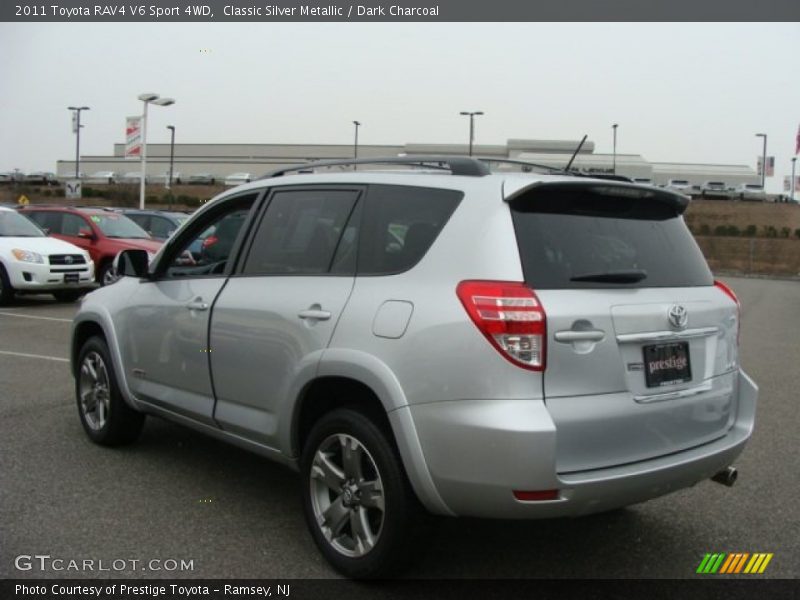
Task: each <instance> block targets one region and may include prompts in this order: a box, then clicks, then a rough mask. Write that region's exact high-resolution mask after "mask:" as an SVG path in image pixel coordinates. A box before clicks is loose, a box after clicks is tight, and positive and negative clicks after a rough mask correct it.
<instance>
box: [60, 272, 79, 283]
mask: <svg viewBox="0 0 800 600" xmlns="http://www.w3.org/2000/svg"><path fill="white" fill-rule="evenodd" d="M79 275H80V274H79V273H64V283H78V276H79Z"/></svg>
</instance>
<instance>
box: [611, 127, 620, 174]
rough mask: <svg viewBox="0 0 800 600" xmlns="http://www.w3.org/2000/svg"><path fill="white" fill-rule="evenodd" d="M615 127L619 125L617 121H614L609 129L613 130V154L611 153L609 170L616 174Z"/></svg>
mask: <svg viewBox="0 0 800 600" xmlns="http://www.w3.org/2000/svg"><path fill="white" fill-rule="evenodd" d="M617 127H619V124H618V123H614V124H613V125H612V126H611V129H612V130H613V131H614V154H612V155H611V172H612V173H613V174H614V175H616V174H617Z"/></svg>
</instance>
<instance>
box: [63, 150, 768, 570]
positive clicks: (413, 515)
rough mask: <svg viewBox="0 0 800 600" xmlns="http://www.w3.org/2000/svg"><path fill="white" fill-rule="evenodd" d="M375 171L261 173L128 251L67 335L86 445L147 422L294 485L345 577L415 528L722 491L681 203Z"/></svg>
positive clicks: (630, 187)
mask: <svg viewBox="0 0 800 600" xmlns="http://www.w3.org/2000/svg"><path fill="white" fill-rule="evenodd" d="M365 162H374V161H358V163H357V164H359V165H360V166H361V167H367V166H368V165H366V164H364V163H365ZM385 162H388V163H391V164H392V166H393V167H394V168H395V170H392V171H383V172H380V171H370V170H366V169H364V168H362V169H360V170H359V171H357V172H354V171H349V172H342V171H341V170H339V171H338V172H335V173H333V172H328V173H320V172H318V173H315V174H307V175H291V174H290V173H291V172H292V171H293V169H286V170H283V171H279V172H276V173H274V174H273V176H271V177H267V178H263V179H260V180H258V181H255V182H253V183H250V184H246V185H244V186H241V187H239V188H236V189H234V190H229V191H227V192H225V193H224V194H221V195H220V196H218V197H217V198H216V199H214V200H213V201H211V202H210V203H208V204H207V205H205V206H203V207H202V208H201V209H200V210H198V211H197V213H195V214H194V215H193V216H192V217H191V219H190V220H189V221H187V222H186V223H185V224H184V225H183V226H182V227H181V229H180V230H178V232H176V233H175V235H174V236H172V237H171V238H170V239H169V240H168V241H167V242H166V244H165V246H164V247H163V249H162V250H161V251H160V252H159V254H158V256H156V258H155V259H154V260H153V263H152V265H150V266H149V267H148V263H147V255H146V253H144V252H143V251H136V250H126V251H124V252H122V253H121V254H120V256H119V258H118V265H117V267H118V272H119V273H120V274H121V275H123V277H122V278H121V279H120V280H119V281H118V282H117V283H115V284H114V285H110V286H107V287H105V288H102V289H100V290H98V291H97V292H93V293H92V294H90V295H89V296H87V298H86V300H85V301H84V302H83V303H82V305H81V308H80V310H79V312H78V314H77V316H76V318H75V322H74V326H73V333H72V352H71V357H72V369H73V373H74V375H75V382H76V387H75V390H76V396H77V403H78V410H79V414H80V416H81V419H82V421H83V425H84V429H85V430H86V433H87V434H88V435H89V437H90V438H91V439H92V440H94V441H95V442H97V443H100V444H106V445H113V444H120V443H125V442H130V441H132V440H134V439H135V438H136V437H137V435H138V433H139V431H140V429H141V427H142V422H143V419H144V415H147V414H149V415H156V416H160V417H164V418H167V419H172V420H174V421H177V422H179V423H183V424H185V425H188V426H190V427H194V428H195V429H198V430H200V431H203V432H205V433H207V434H209V435H212V436H215V437H217V438H219V439H223V440H227V441H229V442H231V443H233V444H237V445H239V446H242V447H244V448H248V449H250V450H253V451H254V452H258V453H260V454H262V455H263V456H265V457H267V458H270V459H272V460H276V461H278V462H280V463H282V464H285V465H287V466H289V467H291V468H293V469H296V470H298V471H299V472H300V482H301V486H300V488H301V491H302V497H303V503H304V510H305V516H306V519H307V522H308V527H309V529H310V531H311V534H312V535H313V537H314V540H315V542H316V543H317V545H318V546H319V548H320V550H321V551H322V553H323V554H324V555H325V557H326V558H327V559H328V560H329V561H330V562H331V564H332V565H333V566H334V567H336V568H337V569H339V570H340V571H341V572H343V573H345V574H347V575H349V576H353V577H373V576H379V575H386V574H387V573H389V572H391V571H392V570H393V569H396V568H398V567H399V566H401V565H402V564H403V563H404V561H405V559H407V558H408V557H409V556H413V555H414V549H415V548H417V546H416V545H415V544H417V543H418V537H417V536H418V535H419V527H418V526H419V525H420V523H423V522H424V520H423V519H422V517H423V516H424V515H425V514H426V512H427V513H434V514H439V515H450V516H455V515H457V516H473V517H493V518H546V517H557V516H565V515H572V516H575V515H584V514H588V513H592V512H598V511H606V510H610V509H613V508H616V507H620V506H625V505H628V504H632V503H635V502H641V501H644V500H647V499H649V498H654V497H656V496H660V495H663V494H666V493H668V492H671V491H674V490H678V489H681V488H685V487H688V486H691V485H693V484H695V483H697V482H699V481H703V480H705V479H708V478H714V479H715V480H716V481H719V482H722V483H726V484H728V485H731V484H732V483H733V481H734V479H735V477H736V471H735V469H733V467H731V463H732V462H733V461H734V460H735V459H736V457H737V456H738V455H739V453H740V452H741V451H742V450H743V448H744V446H745V444H746V442H747V440H748V438H749V437H750V434H751V431H752V428H753V422H754V414H755V405H756V396H757V388H756V386H755V384H754V383H753V382H752V381H751V380H750V379H749V378H748V377H747V375H745V374H744V372H743V371H742V370H741V369H740V367H739V354H738V343H737V336H738V332H739V305H738V302H737V300H736V297H735V295H734V294H733V292H732V291H731V290H730V289H729V288H727V287H726V286H725V285H723V284H722V283H719V282H715V281H714V278H713V276H712V274H711V272H710V271H709V269H708V266H707V265H706V262H705V260H704V259H703V255H702V253H701V252H700V249H699V248H698V247H697V244H696V243H695V241H694V239H693V238H692V236H691V234H690V233H689V230H688V229H687V227H686V225H685V224H684V222H683V217H682V214H683V212H684V210H685V209H686V207H687V204H688V202H689V199H688V198H687V197H686V196H683V195H681V194H676V193H673V192H669V191H666V190H663V189H659V188H655V187H653V186H641V185H634V184H630V183H622V182H619V181H610V180H603V179H591V178H584V177H579V176H574V175H569V174H561V175H537V174H533V173H525V174H514V173H503V174H497V173H491V172H490V171H489V169H488V168H487V166H486V164H485V163H484V162H482V161H480V160H474V159H468V158H463V157H462V158H452V157H439V158H434V157H426V158H416V159H415V158H413V157H404V158H394V159H386V160H385ZM330 164H331V163H324V165H330ZM337 164H341V163H337ZM349 164H352V163H349ZM403 164H409V165H411V166H416V167H424V168H425V169H426V170H425V171H423V172H420V171H419V170H410V171H408V170H407V171H402V170H397V167H399V166H401V165H403ZM298 168H302V169H304V170H309V169H316V170H319V169H320V168H321V166H320V165H317V166H314V165H311V166H309V165H303V166H302V167H298ZM532 168H533V166H531V170H532ZM211 228H213V234H210V235H207V237H205V238H204V239H203V241H202V243H201V246H202V249H201V250H200V251H199V252H197V253H193V252H191V251H190V249H191V248H192V247H193V245H194V244H195V243H196V242H197V240H200V239H201V238H202V237H203V235H205V234H206V232H207V231H208V230H209V229H211ZM259 476H260V475H259V473H257V472H256V473H253V477H259Z"/></svg>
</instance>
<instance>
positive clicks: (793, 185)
mask: <svg viewBox="0 0 800 600" xmlns="http://www.w3.org/2000/svg"><path fill="white" fill-rule="evenodd" d="M796 162H797V157H796V156H795V157H793V158H792V186H791V187H790V188H789V189H790V190H792V191H791V198H792V202H794V187H795V181H796V180H795V178H794V165H795V163H796Z"/></svg>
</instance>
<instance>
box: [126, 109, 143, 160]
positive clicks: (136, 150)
mask: <svg viewBox="0 0 800 600" xmlns="http://www.w3.org/2000/svg"><path fill="white" fill-rule="evenodd" d="M141 126H142V117H139V116H136V117H128V118H127V119H125V158H141V157H142V128H141Z"/></svg>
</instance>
